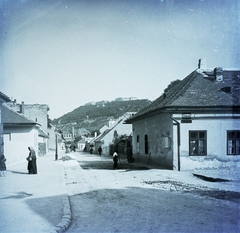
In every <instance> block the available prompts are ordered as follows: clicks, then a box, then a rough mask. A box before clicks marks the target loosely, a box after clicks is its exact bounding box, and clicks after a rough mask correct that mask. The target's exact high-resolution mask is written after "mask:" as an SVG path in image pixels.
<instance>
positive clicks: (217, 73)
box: [214, 67, 223, 82]
mask: <svg viewBox="0 0 240 233" xmlns="http://www.w3.org/2000/svg"><path fill="white" fill-rule="evenodd" d="M214 79H215V81H216V82H222V81H223V68H222V67H216V68H215V69H214Z"/></svg>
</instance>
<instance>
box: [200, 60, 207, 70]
mask: <svg viewBox="0 0 240 233" xmlns="http://www.w3.org/2000/svg"><path fill="white" fill-rule="evenodd" d="M204 68H207V60H206V59H201V58H200V59H199V60H198V69H204Z"/></svg>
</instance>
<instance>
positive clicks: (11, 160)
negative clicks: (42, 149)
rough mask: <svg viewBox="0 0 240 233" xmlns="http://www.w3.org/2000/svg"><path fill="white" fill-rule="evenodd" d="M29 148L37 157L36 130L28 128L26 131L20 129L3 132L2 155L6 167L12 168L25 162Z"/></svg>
mask: <svg viewBox="0 0 240 233" xmlns="http://www.w3.org/2000/svg"><path fill="white" fill-rule="evenodd" d="M29 146H32V147H34V149H35V151H36V154H37V155H38V153H37V152H38V151H37V149H38V131H37V129H34V128H29V129H27V130H26V129H22V128H20V129H11V130H10V129H8V130H4V154H5V157H6V159H7V161H6V165H7V166H12V165H15V164H18V163H22V162H25V161H26V157H27V156H28V154H29V150H28V147H29ZM26 166H27V161H26ZM26 169H27V168H26Z"/></svg>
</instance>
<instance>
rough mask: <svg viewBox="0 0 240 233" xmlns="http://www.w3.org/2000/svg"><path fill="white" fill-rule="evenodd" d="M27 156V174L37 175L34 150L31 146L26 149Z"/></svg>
mask: <svg viewBox="0 0 240 233" xmlns="http://www.w3.org/2000/svg"><path fill="white" fill-rule="evenodd" d="M28 150H29V155H28V157H27V161H28V173H29V174H37V156H36V152H35V150H34V148H33V147H32V146H29V147H28Z"/></svg>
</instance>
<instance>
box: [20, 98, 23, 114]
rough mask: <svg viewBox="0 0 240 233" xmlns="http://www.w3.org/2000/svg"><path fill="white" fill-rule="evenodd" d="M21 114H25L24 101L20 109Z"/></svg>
mask: <svg viewBox="0 0 240 233" xmlns="http://www.w3.org/2000/svg"><path fill="white" fill-rule="evenodd" d="M20 108H21V109H20V113H22V114H24V101H22V104H21V107H20Z"/></svg>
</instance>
